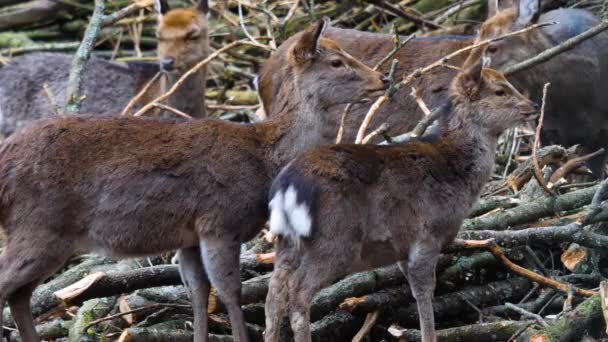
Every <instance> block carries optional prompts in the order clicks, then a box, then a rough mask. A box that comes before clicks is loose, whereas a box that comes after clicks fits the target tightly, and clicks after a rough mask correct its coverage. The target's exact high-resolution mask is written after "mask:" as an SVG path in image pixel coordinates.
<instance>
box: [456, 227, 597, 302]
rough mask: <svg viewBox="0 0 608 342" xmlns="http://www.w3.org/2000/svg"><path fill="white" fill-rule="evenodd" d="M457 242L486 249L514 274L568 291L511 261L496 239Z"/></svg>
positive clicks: (585, 293)
mask: <svg viewBox="0 0 608 342" xmlns="http://www.w3.org/2000/svg"><path fill="white" fill-rule="evenodd" d="M458 244H460V245H461V246H462V247H464V248H483V249H486V250H488V251H490V252H491V253H492V254H494V256H495V257H496V258H497V259H499V260H500V261H502V262H503V264H505V266H507V267H508V268H509V269H510V270H511V271H513V272H515V273H516V274H519V275H520V276H523V277H526V278H528V279H530V280H532V281H535V282H537V283H539V284H543V285H546V286H549V287H552V288H554V289H557V290H560V291H562V292H564V293H568V287H569V286H568V284H564V283H561V282H559V281H556V280H553V279H550V278H547V277H544V276H542V275H540V274H538V273H535V272H532V271H530V270H528V269H526V268H524V267H521V266H519V265H517V264H515V263H513V262H512V261H511V260H509V258H507V256H506V255H505V253H504V251H503V250H502V248H500V246H498V244H496V241H494V239H489V240H482V241H478V240H460V241H458ZM574 291H575V292H576V294H578V295H580V296H586V297H589V296H593V295H596V294H597V292H596V291H591V290H585V289H579V288H574Z"/></svg>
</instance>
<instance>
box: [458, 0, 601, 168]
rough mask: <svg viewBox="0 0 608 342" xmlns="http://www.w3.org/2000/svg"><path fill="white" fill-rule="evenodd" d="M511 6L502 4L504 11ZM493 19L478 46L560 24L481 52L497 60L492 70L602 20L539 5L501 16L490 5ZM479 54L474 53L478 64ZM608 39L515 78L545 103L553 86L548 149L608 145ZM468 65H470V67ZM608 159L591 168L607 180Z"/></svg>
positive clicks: (524, 1)
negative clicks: (604, 171)
mask: <svg viewBox="0 0 608 342" xmlns="http://www.w3.org/2000/svg"><path fill="white" fill-rule="evenodd" d="M509 3H510V2H507V4H501V7H503V6H504V5H508V4H509ZM489 4H490V5H491V6H490V15H491V17H490V18H489V19H488V20H487V21H486V22H485V23H484V24H483V25H482V26H481V29H480V32H479V37H478V40H485V39H489V38H492V37H497V36H499V35H502V34H505V33H508V32H511V31H515V30H519V29H522V28H524V27H525V26H527V25H530V24H532V23H535V22H556V24H555V25H549V26H544V27H542V28H540V29H536V30H531V31H528V32H526V33H525V34H522V35H517V36H513V37H509V38H506V39H503V40H500V41H496V42H494V43H492V44H490V45H488V46H487V47H485V48H483V49H481V52H482V53H483V55H485V56H488V57H490V58H491V60H492V67H493V68H495V69H498V70H503V69H504V68H505V67H507V66H510V65H513V64H516V63H518V62H522V61H524V60H526V59H528V58H530V57H533V56H535V55H536V54H538V53H540V52H542V51H544V50H545V49H548V48H551V47H553V46H555V45H558V44H560V43H562V42H564V41H565V40H567V39H569V38H572V37H574V36H576V35H578V34H580V33H582V32H583V31H585V30H587V29H589V28H591V27H593V26H595V25H598V24H599V23H600V22H601V21H600V19H598V18H596V17H594V16H593V15H592V14H591V13H589V12H587V11H584V10H580V9H557V10H553V11H549V12H547V13H545V14H542V15H541V14H540V1H539V0H521V1H519V6H517V5H513V6H511V7H507V8H506V9H503V10H502V11H500V12H499V11H497V9H496V0H490V1H489ZM478 54H479V51H473V52H472V53H471V57H470V58H471V61H472V62H474V61H475V59H476V58H477V56H478ZM606 56H608V33H607V32H603V33H600V34H598V35H596V36H594V37H593V38H590V39H588V40H586V41H584V42H582V43H580V44H578V45H577V46H575V47H574V48H572V49H570V50H567V51H566V52H563V53H561V54H559V55H557V56H555V57H553V58H552V59H550V60H548V61H546V62H544V63H541V64H537V65H535V66H533V67H532V68H530V69H528V70H524V71H522V72H518V73H516V74H513V75H512V76H509V80H511V82H513V84H514V85H515V86H516V87H517V88H518V89H524V90H526V91H529V92H530V93H531V98H532V100H534V101H537V102H539V101H540V100H541V98H542V88H543V85H544V84H545V83H546V82H551V87H550V88H549V92H548V96H547V103H546V113H547V117H546V118H545V122H544V125H543V132H542V133H543V136H542V138H543V139H542V140H543V142H544V143H550V144H562V145H565V146H570V145H575V144H581V146H582V147H584V149H585V150H586V151H585V152H592V151H595V150H597V149H599V148H601V147H606V146H607V145H608V97H607V96H606V95H605V89H606V88H607V87H608V78H607V77H606V75H608V58H606ZM467 63H468V62H467ZM607 158H608V153H606V154H604V157H603V158H594V159H593V160H592V161H591V163H590V167H591V169H592V171H593V172H594V173H595V174H596V175H598V176H601V174H602V169H603V165H604V164H605V162H606V160H607Z"/></svg>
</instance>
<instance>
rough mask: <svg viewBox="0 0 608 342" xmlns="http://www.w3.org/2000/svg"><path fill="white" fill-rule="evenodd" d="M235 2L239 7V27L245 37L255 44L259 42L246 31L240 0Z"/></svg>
mask: <svg viewBox="0 0 608 342" xmlns="http://www.w3.org/2000/svg"><path fill="white" fill-rule="evenodd" d="M237 3H238V5H239V6H238V7H239V23H240V25H241V29H242V30H243V32H244V33H245V36H247V38H249V40H251V41H252V42H254V43H256V44H260V42H258V41H257V40H255V38H253V36H252V35H251V34H249V31H247V27H246V26H245V18H243V4H242V3H241V0H237Z"/></svg>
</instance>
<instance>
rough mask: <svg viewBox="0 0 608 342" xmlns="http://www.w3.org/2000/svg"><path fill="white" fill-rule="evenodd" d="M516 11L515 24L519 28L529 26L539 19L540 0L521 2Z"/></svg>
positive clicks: (524, 0)
mask: <svg viewBox="0 0 608 342" xmlns="http://www.w3.org/2000/svg"><path fill="white" fill-rule="evenodd" d="M518 11H519V13H518V16H517V24H518V25H519V26H521V27H525V26H528V25H531V24H533V23H535V22H536V21H537V20H538V18H539V17H540V0H521V1H520V2H519V8H518Z"/></svg>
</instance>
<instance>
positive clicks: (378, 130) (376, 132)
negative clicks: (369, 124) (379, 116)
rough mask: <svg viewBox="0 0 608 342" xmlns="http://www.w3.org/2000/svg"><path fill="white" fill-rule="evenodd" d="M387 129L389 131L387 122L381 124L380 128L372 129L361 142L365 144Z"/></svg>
mask: <svg viewBox="0 0 608 342" xmlns="http://www.w3.org/2000/svg"><path fill="white" fill-rule="evenodd" d="M387 131H388V124H387V123H386V122H385V123H383V124H382V125H380V126H379V127H378V128H376V129H375V130H373V131H371V132H370V133H369V134H368V135H366V136H365V138H363V140H362V141H361V144H363V145H365V144H368V143H369V142H370V141H371V140H372V139H374V138H375V137H377V136H378V135H381V134H384V133H386V132H387Z"/></svg>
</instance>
